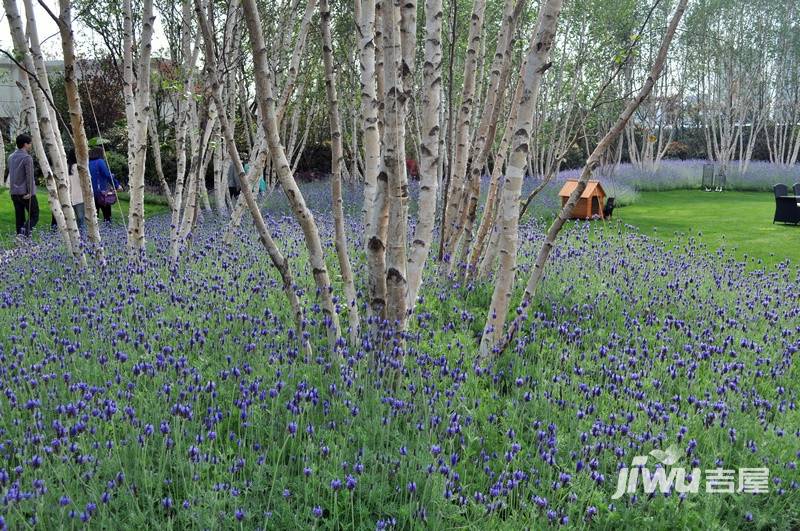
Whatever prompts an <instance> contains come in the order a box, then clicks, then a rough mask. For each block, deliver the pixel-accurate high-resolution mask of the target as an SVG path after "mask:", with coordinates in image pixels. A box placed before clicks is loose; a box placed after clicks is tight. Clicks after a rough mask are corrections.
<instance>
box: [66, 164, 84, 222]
mask: <svg viewBox="0 0 800 531" xmlns="http://www.w3.org/2000/svg"><path fill="white" fill-rule="evenodd" d="M67 168H69V197H70V199H71V202H72V210H74V211H75V220H76V221H77V222H78V230H81V231H82V230H83V224H84V221H85V219H86V209H85V208H84V204H83V190H81V178H80V176H79V175H78V158H77V157H76V156H75V150H74V149H70V150H69V153H67Z"/></svg>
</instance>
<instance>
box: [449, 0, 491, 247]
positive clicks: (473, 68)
mask: <svg viewBox="0 0 800 531" xmlns="http://www.w3.org/2000/svg"><path fill="white" fill-rule="evenodd" d="M485 9H486V0H474V3H473V5H472V15H471V18H470V27H469V45H468V48H467V56H466V59H465V61H464V82H463V88H462V90H461V92H462V96H461V106H460V108H459V111H458V121H457V123H456V132H455V139H454V142H455V155H454V158H453V160H452V161H451V171H450V178H449V183H450V190H449V197H448V198H447V202H446V203H445V204H444V218H443V223H442V231H443V232H442V234H443V238H444V240H445V246H444V255H445V256H447V255H451V256H450V260H455V257H454V256H452V254H453V250H454V247H455V241H454V239H455V238H454V237H455V235H456V234H457V232H458V229H459V224H458V220H459V218H460V217H461V216H460V212H459V211H458V208H459V206H461V203H462V196H463V195H464V194H465V193H466V173H467V162H468V161H467V159H468V157H469V151H470V124H471V121H472V114H473V107H474V98H475V75H476V73H477V65H478V52H479V50H480V46H481V34H482V32H483V19H484V16H483V15H484V11H485ZM449 96H450V97H451V98H453V97H454V96H453V94H450V95H449Z"/></svg>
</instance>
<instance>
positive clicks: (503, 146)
mask: <svg viewBox="0 0 800 531" xmlns="http://www.w3.org/2000/svg"><path fill="white" fill-rule="evenodd" d="M523 86H524V85H523V83H522V82H518V83H517V87H516V89H515V90H514V96H513V99H512V100H511V109H510V111H509V113H508V123H507V124H506V127H505V132H504V133H503V139H502V140H501V141H500V147H499V149H498V150H497V154H496V155H495V158H494V166H493V167H492V178H491V181H490V182H489V192H488V194H487V195H486V203H485V204H486V207H485V208H484V210H483V217H482V218H481V223H480V226H479V227H478V234H477V236H476V237H475V241H474V242H473V244H472V251H471V252H470V255H469V262H468V266H467V278H475V277H476V276H478V275H480V274H482V273H479V271H478V261H479V260H481V256H483V257H484V259H485V260H486V264H491V265H493V264H494V257H495V256H496V246H495V245H490V246H489V248H488V251H487V252H486V254H484V249H485V248H486V236H487V235H488V234H489V231H491V230H492V229H493V228H494V227H495V220H496V219H497V211H498V206H499V203H500V195H499V192H500V178H501V174H502V173H503V167H504V166H505V164H506V155H507V154H508V146H509V144H510V143H511V135H512V134H513V133H514V131H513V130H512V129H511V128H512V126H513V125H514V124H515V123H516V122H517V110H518V109H519V100H520V99H521V98H522V89H523ZM496 239H497V238H496V237H495V233H492V238H491V240H492V241H494V243H495V244H496V243H497V242H496ZM490 243H491V242H490ZM480 269H485V268H484V267H481V268H480Z"/></svg>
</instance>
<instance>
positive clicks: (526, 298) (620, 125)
mask: <svg viewBox="0 0 800 531" xmlns="http://www.w3.org/2000/svg"><path fill="white" fill-rule="evenodd" d="M687 2H688V0H679V2H678V6H677V7H676V10H675V13H674V14H673V16H672V19H671V20H670V23H669V26H668V27H667V30H666V33H665V34H664V38H663V39H662V41H661V46H660V48H659V50H658V55H657V56H656V59H655V62H654V63H653V65H652V67H651V68H650V72H649V74H648V76H647V79H646V80H645V82H644V85H643V86H642V88H641V89H640V90H639V92H638V94H637V95H636V97H635V98H634V99H633V100H631V101H630V102H629V103H628V105H627V106H626V107H625V110H624V111H623V112H622V114H621V115H620V116H619V118H618V119H617V121H616V123H615V124H614V125H613V127H612V128H611V130H610V131H608V133H606V135H605V136H604V137H603V138H602V139H601V140H600V142H599V143H598V144H597V146H596V147H595V148H594V151H592V153H591V155H589V158H588V159H587V160H586V165H585V166H584V167H583V171H582V172H581V176H580V179H579V180H578V185H577V186H576V187H575V190H573V191H572V193H571V194H570V196H569V199H567V202H566V203H565V204H564V206H563V207H562V208H561V211H560V212H559V213H558V216H557V217H556V219H555V221H554V222H553V224H552V225H551V226H550V229H549V230H548V231H547V234H546V236H545V240H544V242H543V243H542V247H541V249H540V251H539V254H538V256H537V257H536V262H535V263H534V266H533V269H532V271H531V275H530V278H529V279H528V283H527V286H526V287H525V292H524V294H523V297H522V302H521V304H520V308H521V309H522V311H521V312H520V313H519V315H518V316H517V317H516V319H515V320H514V322H513V323H512V324H511V326H510V327H509V332H508V334H507V335H506V336H505V339H504V342H503V345H501V348H500V350H502V349H503V348H505V346H506V345H508V343H509V342H510V341H512V340H513V338H514V335H515V334H516V331H517V330H519V328H520V327H521V326H522V324H523V323H524V322H525V320H526V319H527V307H528V305H529V304H530V301H531V299H533V297H534V295H536V289H537V287H538V286H539V284H540V282H541V280H542V275H543V274H544V266H545V263H546V262H547V258H548V257H549V256H550V251H551V250H552V249H553V247H554V245H555V240H556V238H557V237H558V233H559V232H560V231H561V228H562V227H563V226H564V223H565V222H566V221H567V219H569V216H570V213H571V212H572V209H573V208H574V207H575V205H576V204H577V202H578V199H579V198H580V196H581V194H583V191H584V190H585V189H586V184H587V183H588V182H589V179H590V178H591V176H592V172H593V171H594V169H595V168H597V166H598V165H599V164H600V157H601V156H602V154H603V153H605V151H606V150H607V149H608V148H609V147H610V146H611V145H612V143H613V142H614V141H615V140H616V139H617V137H619V135H620V134H621V133H622V131H623V130H624V129H625V125H626V124H627V123H628V121H629V120H630V118H631V116H633V113H634V112H636V109H637V108H638V107H639V106H640V105H641V104H642V102H643V101H644V100H645V99H646V98H647V96H648V95H649V94H650V92H651V91H652V89H653V85H654V84H655V83H656V81H657V80H658V77H659V75H660V74H661V71H662V69H663V67H664V63H665V61H666V59H667V52H668V50H669V47H670V44H671V43H672V39H673V37H674V36H675V31H676V30H677V28H678V24H679V22H680V20H681V17H682V16H683V13H684V11H685V10H686V4H687Z"/></svg>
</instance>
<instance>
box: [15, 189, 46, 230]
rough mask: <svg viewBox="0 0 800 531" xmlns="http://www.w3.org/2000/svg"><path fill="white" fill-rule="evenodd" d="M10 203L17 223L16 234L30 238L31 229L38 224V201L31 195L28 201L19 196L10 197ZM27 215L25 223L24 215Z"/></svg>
mask: <svg viewBox="0 0 800 531" xmlns="http://www.w3.org/2000/svg"><path fill="white" fill-rule="evenodd" d="M11 201H13V202H14V214H15V216H16V222H17V234H24V235H27V236H30V234H31V231H32V230H33V227H35V226H36V224H37V223H39V201H38V200H37V199H36V196H35V195H33V196H31V197H30V199H25V197H24V196H21V195H12V196H11ZM26 213H27V217H28V219H27V221H26V220H25V214H26Z"/></svg>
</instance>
